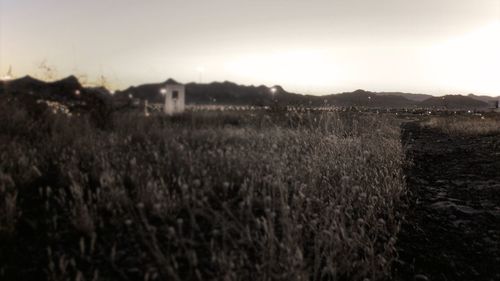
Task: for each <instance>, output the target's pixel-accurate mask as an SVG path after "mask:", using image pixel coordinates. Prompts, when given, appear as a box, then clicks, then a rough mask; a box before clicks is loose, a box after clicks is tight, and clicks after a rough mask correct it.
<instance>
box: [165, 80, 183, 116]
mask: <svg viewBox="0 0 500 281" xmlns="http://www.w3.org/2000/svg"><path fill="white" fill-rule="evenodd" d="M160 93H161V94H162V95H164V96H165V104H164V106H163V113H165V114H168V115H173V114H177V113H182V112H184V109H185V108H186V90H185V87H184V85H183V84H180V83H178V82H177V81H175V80H173V79H169V80H167V81H166V82H165V83H164V84H163V86H162V88H161V89H160Z"/></svg>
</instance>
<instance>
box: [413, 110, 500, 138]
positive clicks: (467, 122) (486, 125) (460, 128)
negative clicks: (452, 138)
mask: <svg viewBox="0 0 500 281" xmlns="http://www.w3.org/2000/svg"><path fill="white" fill-rule="evenodd" d="M422 124H423V125H424V126H428V127H431V128H437V129H440V130H442V131H443V132H445V133H447V134H450V135H487V134H492V133H499V132H500V118H499V116H498V114H490V115H486V116H484V115H481V116H474V115H472V116H464V115H460V116H447V117H432V118H430V119H429V120H427V121H425V122H423V123H422Z"/></svg>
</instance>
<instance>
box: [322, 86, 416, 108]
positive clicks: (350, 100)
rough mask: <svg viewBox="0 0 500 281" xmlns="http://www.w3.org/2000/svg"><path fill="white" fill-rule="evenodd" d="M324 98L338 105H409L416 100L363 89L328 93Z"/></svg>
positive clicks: (414, 103) (413, 104) (412, 104)
mask: <svg viewBox="0 0 500 281" xmlns="http://www.w3.org/2000/svg"><path fill="white" fill-rule="evenodd" d="M326 98H327V99H328V101H329V103H330V104H334V105H338V106H366V107H410V106H415V105H416V104H417V102H415V101H412V100H409V99H407V98H405V97H401V96H392V95H380V94H378V93H375V92H370V91H365V90H356V91H354V92H345V93H341V94H334V95H328V96H326Z"/></svg>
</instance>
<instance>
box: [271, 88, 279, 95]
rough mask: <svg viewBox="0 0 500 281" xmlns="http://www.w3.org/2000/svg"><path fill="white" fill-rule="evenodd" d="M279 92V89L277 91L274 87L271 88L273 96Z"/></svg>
mask: <svg viewBox="0 0 500 281" xmlns="http://www.w3.org/2000/svg"><path fill="white" fill-rule="evenodd" d="M277 91H278V89H276V88H274V87H273V88H271V94H273V95H274V94H276V92H277Z"/></svg>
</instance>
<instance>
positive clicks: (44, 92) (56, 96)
mask: <svg viewBox="0 0 500 281" xmlns="http://www.w3.org/2000/svg"><path fill="white" fill-rule="evenodd" d="M82 90H83V86H82V85H81V84H80V82H79V81H78V79H77V78H76V77H75V76H68V77H66V78H64V79H61V80H57V81H52V82H44V81H41V80H38V79H35V78H33V77H31V76H24V77H22V78H19V79H14V80H9V81H3V82H2V83H1V84H0V93H9V94H13V95H22V94H26V95H33V96H35V97H37V98H42V99H49V100H71V99H77V98H78V96H79V94H80V93H81V91H82Z"/></svg>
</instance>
